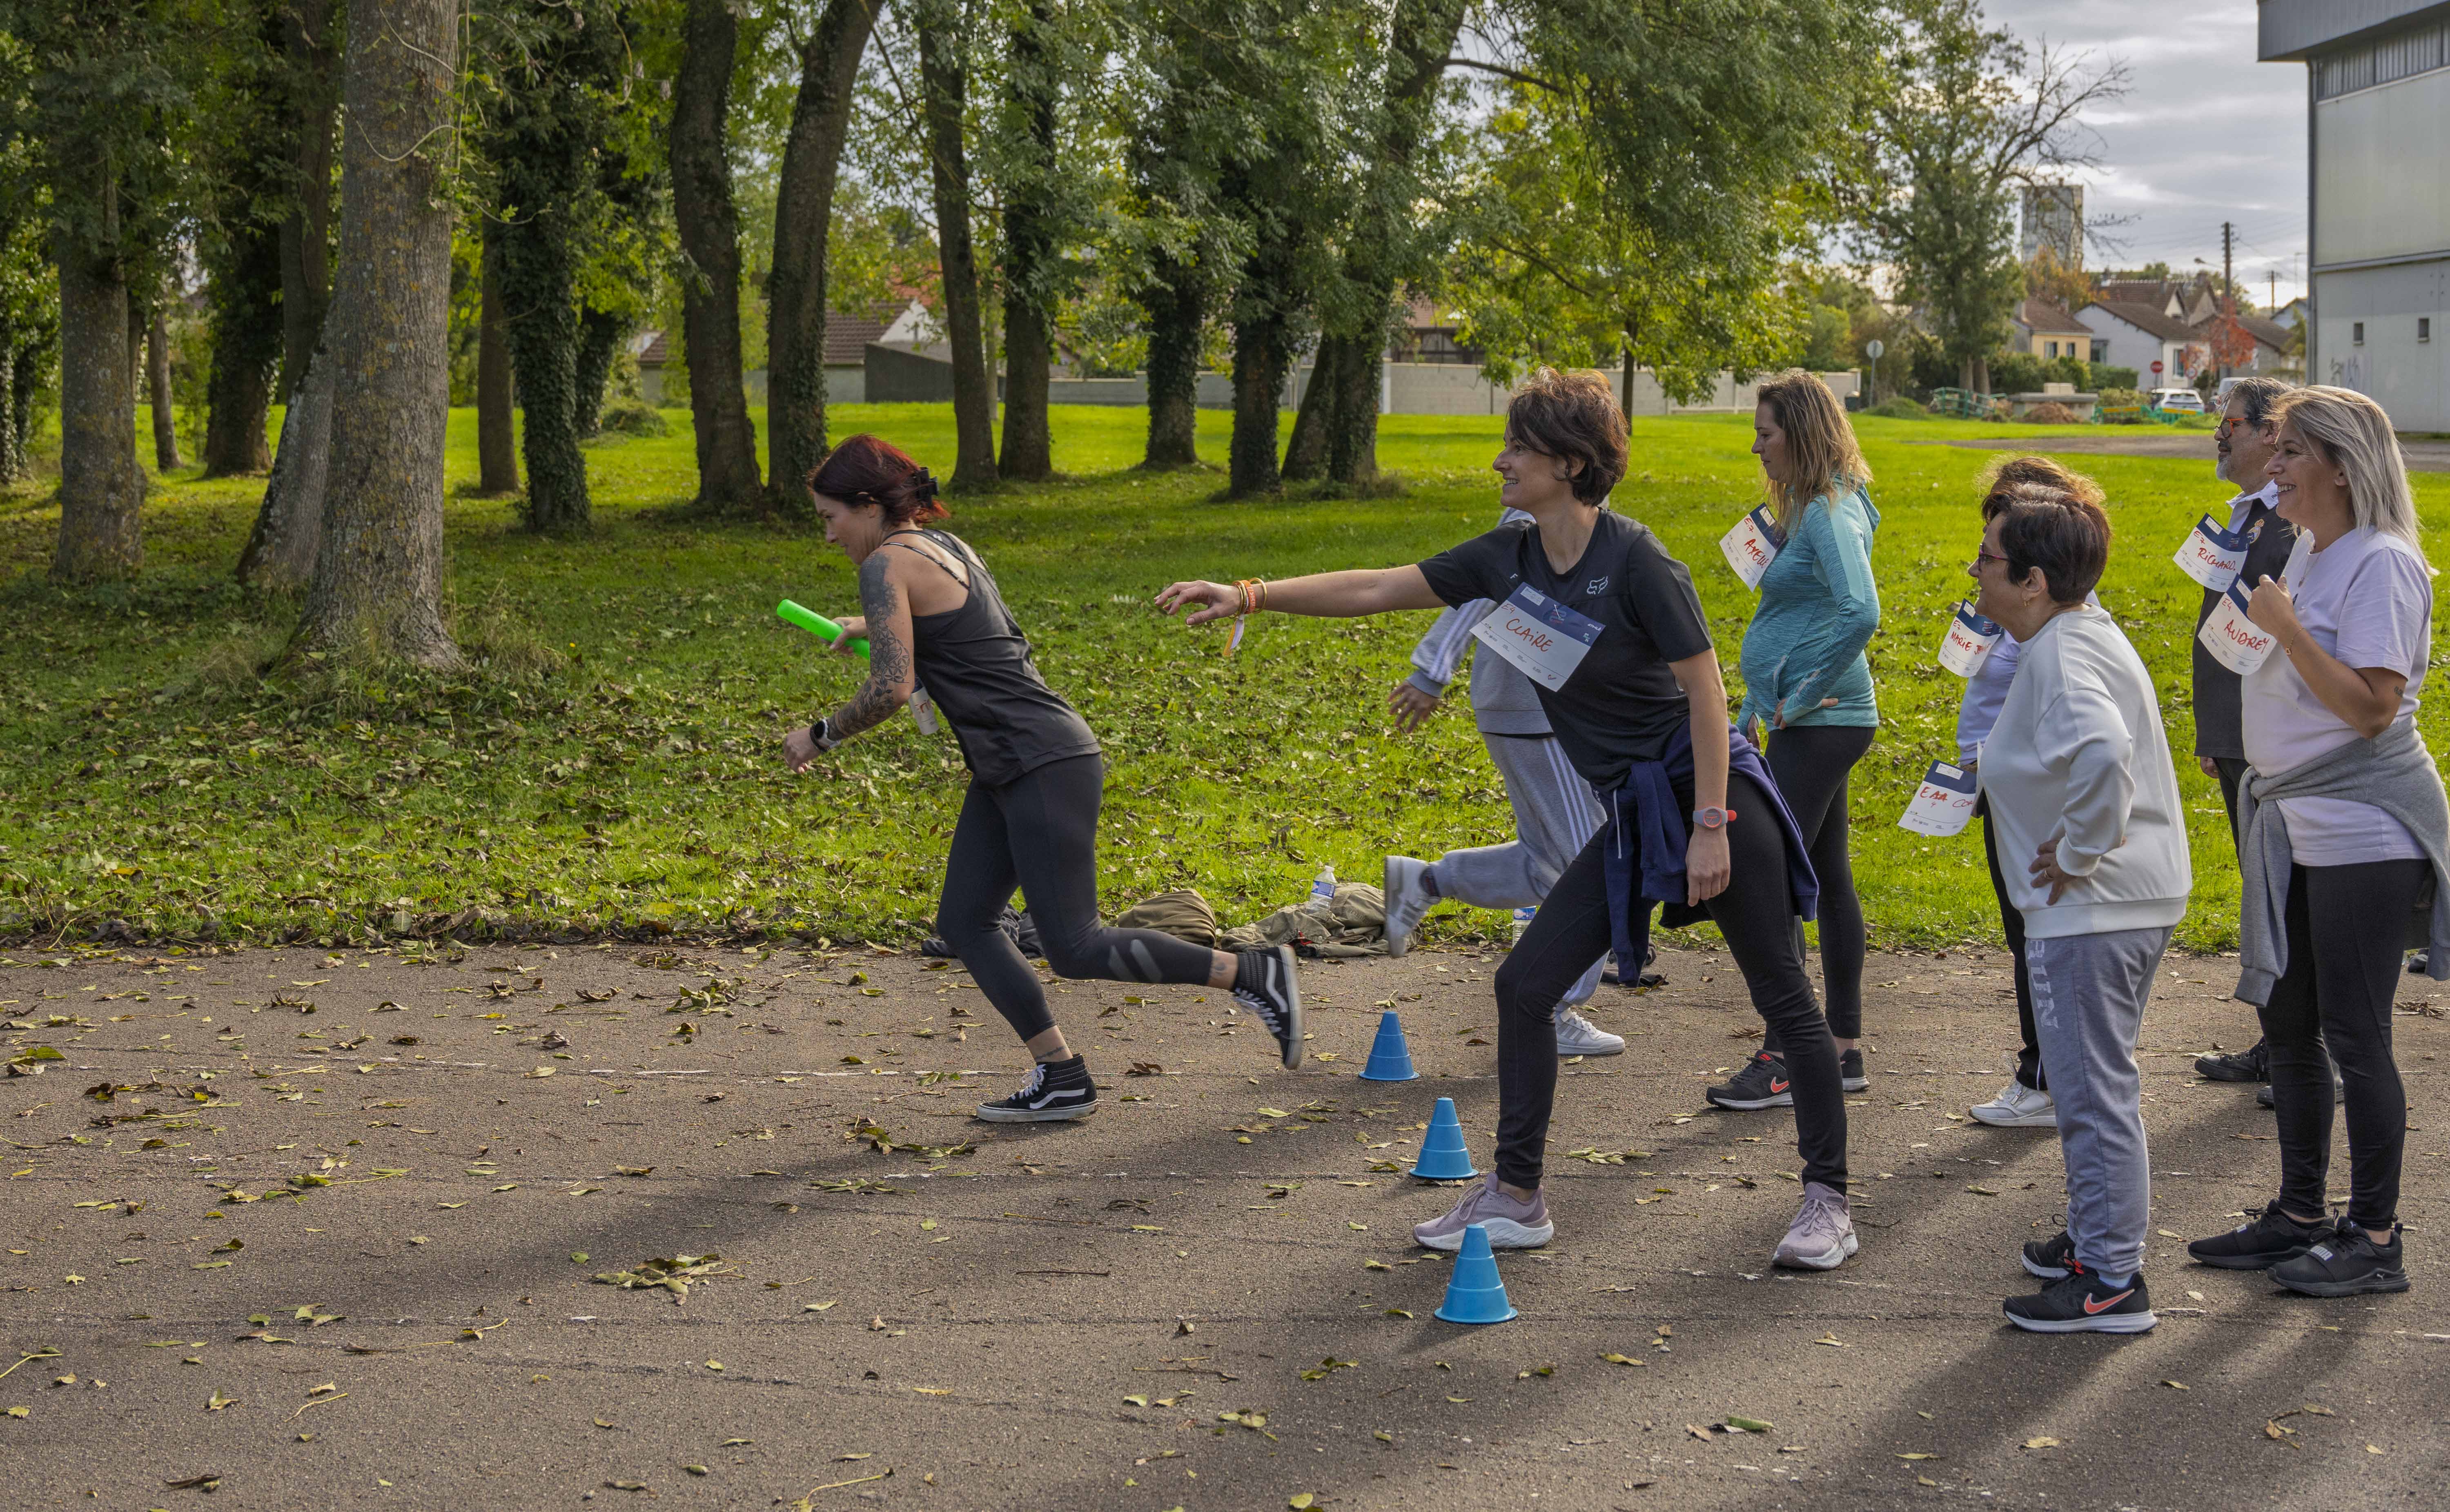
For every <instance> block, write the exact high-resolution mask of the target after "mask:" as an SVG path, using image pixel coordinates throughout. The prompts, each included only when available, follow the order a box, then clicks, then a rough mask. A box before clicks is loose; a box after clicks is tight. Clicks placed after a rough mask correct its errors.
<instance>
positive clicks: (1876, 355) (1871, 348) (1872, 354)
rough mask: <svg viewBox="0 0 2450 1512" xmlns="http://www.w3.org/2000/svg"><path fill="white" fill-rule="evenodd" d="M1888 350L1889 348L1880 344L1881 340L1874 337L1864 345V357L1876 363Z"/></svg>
mask: <svg viewBox="0 0 2450 1512" xmlns="http://www.w3.org/2000/svg"><path fill="white" fill-rule="evenodd" d="M1887 350H1888V348H1887V347H1885V346H1882V345H1881V344H1880V340H1879V338H1877V337H1874V338H1873V339H1870V340H1868V341H1866V342H1864V343H1863V355H1864V356H1865V357H1868V358H1870V359H1872V360H1873V361H1875V362H1876V361H1878V360H1879V359H1880V354H1881V353H1883V352H1886V351H1887Z"/></svg>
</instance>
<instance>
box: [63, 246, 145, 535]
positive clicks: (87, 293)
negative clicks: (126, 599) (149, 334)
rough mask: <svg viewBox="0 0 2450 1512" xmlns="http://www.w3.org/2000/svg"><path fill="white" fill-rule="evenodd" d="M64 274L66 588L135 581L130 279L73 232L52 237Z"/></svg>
mask: <svg viewBox="0 0 2450 1512" xmlns="http://www.w3.org/2000/svg"><path fill="white" fill-rule="evenodd" d="M55 242H56V247H57V256H56V261H57V262H58V264H59V270H60V536H59V547H58V550H57V552H55V553H54V554H53V556H52V558H51V575H52V576H53V577H55V578H58V579H59V580H61V581H63V582H69V583H83V582H92V581H96V580H100V579H104V578H116V577H133V576H134V575H135V574H136V571H137V569H138V568H139V567H141V566H143V565H144V561H145V552H144V546H143V543H142V540H141V538H140V536H139V534H138V531H137V506H138V505H139V504H141V503H142V502H143V501H144V498H145V474H144V472H143V471H142V470H141V469H139V468H138V467H137V465H136V397H135V393H134V389H133V386H132V384H131V383H130V381H129V380H130V379H131V378H133V377H134V372H133V369H132V367H131V365H130V363H129V361H128V351H127V347H128V341H127V281H126V275H125V274H124V273H123V272H122V271H121V269H120V267H119V264H118V263H117V262H111V261H107V260H104V259H100V258H96V257H95V256H94V255H93V253H92V252H91V251H90V250H89V249H88V248H87V247H86V246H85V245H83V244H82V243H81V242H79V241H78V240H77V239H76V238H74V237H73V236H72V235H70V234H68V233H66V232H61V233H57V234H56V237H55Z"/></svg>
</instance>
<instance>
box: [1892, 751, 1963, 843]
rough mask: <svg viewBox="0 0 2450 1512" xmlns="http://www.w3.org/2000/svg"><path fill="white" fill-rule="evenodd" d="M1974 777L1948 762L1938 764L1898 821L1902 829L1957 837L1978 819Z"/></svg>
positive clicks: (1924, 775)
mask: <svg viewBox="0 0 2450 1512" xmlns="http://www.w3.org/2000/svg"><path fill="white" fill-rule="evenodd" d="M1974 787H1975V783H1974V774H1973V773H1972V772H1969V771H1966V770H1965V769H1963V768H1962V767H1957V766H1950V765H1948V763H1946V762H1934V763H1932V764H1931V770H1930V771H1928V772H1926V773H1924V774H1923V779H1922V785H1921V786H1919V787H1917V788H1915V795H1914V802H1912V803H1910V804H1906V811H1905V813H1904V814H1903V815H1902V816H1901V817H1900V818H1899V819H1898V820H1897V827H1898V828H1899V829H1911V830H1913V831H1914V832H1915V833H1916V834H1918V835H1954V834H1955V833H1957V832H1958V831H1960V830H1962V829H1963V828H1964V827H1965V826H1966V824H1967V823H1968V822H1970V821H1971V820H1972V819H1973V818H1974V801H1975V798H1976V794H1975V792H1974Z"/></svg>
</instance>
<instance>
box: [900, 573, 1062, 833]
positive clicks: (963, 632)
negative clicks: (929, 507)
mask: <svg viewBox="0 0 2450 1512" xmlns="http://www.w3.org/2000/svg"><path fill="white" fill-rule="evenodd" d="M920 534H922V535H924V536H925V537H927V539H929V540H930V541H933V542H935V543H936V545H937V546H938V547H940V548H942V549H943V550H944V551H946V552H949V553H951V554H953V555H955V556H958V557H959V558H961V560H962V563H963V565H965V566H966V567H967V568H968V569H969V573H970V584H969V593H968V596H967V597H965V598H964V599H962V604H961V607H959V608H958V609H949V610H946V611H943V613H941V614H913V615H911V616H910V631H911V641H912V645H911V648H910V660H911V667H912V669H913V670H914V671H915V672H916V673H917V674H918V678H919V681H920V682H921V683H922V684H924V686H925V687H926V689H927V696H928V697H930V698H932V699H934V700H935V701H936V708H938V710H939V711H941V712H942V713H943V716H944V719H945V720H946V722H948V723H949V724H951V726H952V727H953V738H954V739H955V740H958V741H960V742H961V744H962V760H963V761H965V762H967V763H968V764H969V767H970V774H971V775H972V776H973V777H975V778H976V779H977V780H978V781H980V782H982V783H986V784H988V785H993V786H1001V785H1003V784H1005V783H1009V782H1011V781H1013V780H1014V779H1016V778H1018V777H1020V776H1021V774H1022V773H1024V772H1029V771H1034V770H1036V769H1037V768H1039V767H1040V766H1046V765H1047V764H1048V763H1050V762H1059V761H1063V760H1065V759H1067V758H1069V757H1073V756H1089V755H1095V754H1097V752H1098V750H1099V746H1098V737H1097V736H1096V735H1094V734H1092V733H1090V730H1089V725H1088V722H1087V721H1086V720H1084V719H1082V718H1081V717H1080V715H1079V712H1078V711H1077V710H1075V709H1074V708H1072V706H1071V705H1069V704H1067V703H1065V702H1064V701H1063V699H1062V696H1061V695H1060V694H1059V693H1057V692H1056V691H1055V689H1053V688H1049V687H1047V686H1046V679H1044V678H1043V677H1040V675H1039V674H1038V664H1037V662H1036V661H1035V660H1033V659H1032V658H1031V656H1030V653H1029V640H1028V638H1027V637H1026V636H1024V635H1022V634H1021V626H1020V624H1019V622H1017V621H1015V620H1014V619H1013V617H1012V611H1011V610H1009V609H1007V608H1005V607H1004V602H1003V595H1002V593H1001V592H999V591H997V589H996V583H995V578H994V576H993V575H992V574H990V573H989V572H987V568H986V564H985V563H984V562H982V561H981V560H979V553H978V552H974V551H971V550H970V548H969V545H968V543H967V542H965V541H963V540H962V539H961V538H960V537H959V536H957V535H954V534H952V533H949V532H945V531H932V530H931V531H921V532H920ZM905 550H906V548H905ZM914 554H924V553H914ZM931 565H933V566H935V567H936V569H937V571H939V572H942V571H943V564H942V563H932V564H931ZM947 575H949V574H947Z"/></svg>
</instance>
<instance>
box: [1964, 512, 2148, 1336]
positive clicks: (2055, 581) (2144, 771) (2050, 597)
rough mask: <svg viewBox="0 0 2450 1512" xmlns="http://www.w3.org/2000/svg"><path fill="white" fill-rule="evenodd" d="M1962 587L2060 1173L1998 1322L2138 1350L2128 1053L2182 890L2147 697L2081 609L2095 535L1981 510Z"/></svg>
mask: <svg viewBox="0 0 2450 1512" xmlns="http://www.w3.org/2000/svg"><path fill="white" fill-rule="evenodd" d="M1982 512H1983V514H1984V517H1985V518H1986V519H1987V520H1988V522H1989V523H1988V526H1987V528H1986V529H1985V531H1984V533H1983V538H1982V551H1981V554H1980V555H1979V556H1977V557H1976V558H1975V559H1974V565H1973V567H1972V568H1971V569H1970V571H1971V572H1973V574H1974V579H1975V580H1976V581H1977V582H1979V583H1980V584H1981V585H1982V588H1981V594H1980V596H1979V598H1978V599H1977V600H1976V602H1975V605H1974V607H1975V609H1976V610H1978V611H1980V612H1981V613H1983V614H1985V615H1987V616H1989V617H1990V618H1992V619H1993V620H1996V621H1997V622H1998V623H1999V624H2000V625H2001V626H2003V627H2005V628H2006V630H2007V631H2008V633H2009V634H2010V635H2012V636H2013V637H2014V638H2015V639H2016V641H2017V642H2018V643H2019V645H2020V646H2021V648H2022V651H2021V654H2020V655H2019V657H2018V659H2017V664H2016V678H2015V681H2014V682H2013V684H2012V685H2010V687H2009V689H2008V698H2007V702H2006V703H2005V704H2004V705H2002V706H2001V707H2000V709H1999V719H1998V723H1997V724H1996V725H1994V726H1993V727H1992V730H1991V738H1990V739H1989V741H1987V742H1986V743H1985V744H1984V746H1983V747H1982V765H1981V767H1980V772H1981V785H1982V795H1983V799H1984V801H1985V803H1986V804H1987V805H1988V807H1989V812H1990V823H1991V824H1992V825H1993V831H1994V833H1995V835H1996V837H1997V841H1998V846H1999V855H2000V859H2001V862H2002V863H2003V870H2004V871H2005V872H2006V874H2007V882H2008V890H2009V895H2010V901H2012V902H2013V903H2014V905H2015V907H2016V909H2017V911H2018V912H2019V913H2020V914H2022V915H2023V916H2024V921H2025V961H2026V968H2027V971H2028V973H2029V974H2030V976H2031V977H2032V994H2033V1020H2034V1025H2035V1027H2036V1029H2037V1030H2038V1032H2039V1037H2040V1039H2041V1053H2042V1065H2043V1067H2044V1069H2045V1070H2046V1072H2047V1073H2048V1075H2049V1077H2050V1083H2049V1084H2050V1089H2051V1095H2052V1097H2053V1098H2054V1099H2055V1101H2056V1104H2057V1109H2056V1111H2057V1114H2058V1127H2059V1144H2060V1148H2061V1150H2062V1152H2063V1153H2064V1155H2065V1157H2066V1161H2067V1183H2068V1228H2067V1231H2066V1232H2064V1233H2061V1234H2058V1235H2056V1236H2054V1237H2052V1238H2050V1239H2037V1240H2033V1241H2032V1242H2031V1243H2029V1244H2027V1245H2026V1246H2025V1253H2024V1262H2025V1269H2026V1270H2029V1271H2031V1272H2032V1274H2034V1275H2036V1276H2039V1277H2041V1278H2042V1279H2044V1280H2045V1281H2048V1282H2050V1283H2051V1284H2050V1285H2049V1286H2046V1287H2044V1288H2043V1289H2041V1290H2040V1291H2038V1292H2036V1293H2034V1294H2032V1295H2031V1296H2020V1297H2011V1298H2009V1299H2008V1300H2007V1301H2006V1302H2005V1303H2004V1304H2003V1305H2002V1306H2003V1308H2004V1310H2005V1311H2006V1312H2007V1314H2008V1320H2009V1321H2010V1322H2011V1323H2013V1324H2015V1325H2016V1326H2017V1327H2018V1328H2027V1329H2031V1330H2033V1331H2035V1332H2040V1333H2078V1332H2095V1333H2141V1332H2143V1331H2144V1330H2145V1329H2147V1328H2151V1327H2152V1326H2153V1324H2154V1323H2156V1322H2157V1321H2158V1320H2157V1319H2156V1318H2155V1317H2154V1316H2153V1313H2152V1302H2151V1297H2150V1294H2149V1292H2148V1291H2147V1290H2146V1289H2145V1286H2144V1276H2143V1264H2144V1245H2145V1239H2146V1236H2147V1232H2148V1230H2149V1223H2150V1206H2151V1195H2152V1191H2151V1162H2150V1157H2149V1153H2147V1150H2146V1147H2145V1141H2144V1115H2143V1095H2142V1086H2141V1082H2140V1080H2139V1078H2138V1076H2137V1072H2136V1066H2135V1043H2136V1037H2137V1035H2138V1033H2139V1032H2140V1030H2141V1027H2142V1023H2143V1017H2144V1005H2145V1003H2146V1001H2147V1000H2148V999H2149V998H2150V996H2151V990H2152V977H2153V974H2154V973H2155V972H2156V971H2158V970H2159V968H2160V964H2161V953H2162V952H2163V951H2164V950H2165V949H2167V948H2168V943H2169V932H2170V931H2171V930H2172V929H2173V928H2174V927H2175V926H2176V925H2177V922H2178V921H2179V920H2180V919H2182V918H2184V917H2185V916H2186V912H2187V893H2188V889H2189V887H2190V886H2191V885H2192V881H2193V879H2192V873H2191V871H2190V869H2189V865H2188V855H2187V830H2186V824H2185V818H2184V816H2185V809H2184V807H2183V806H2182V805H2181V804H2180V801H2179V798H2178V774H2177V770H2176V768H2175V767H2173V766H2171V765H2170V761H2169V743H2168V737H2167V735H2166V734H2165V733H2164V731H2163V729H2162V726H2161V708H2160V698H2159V696H2158V694H2157V693H2156V692H2155V691H2154V689H2153V687H2152V678H2151V674H2150V673H2149V672H2147V671H2146V670H2145V669H2144V662H2143V659H2142V658H2140V657H2138V656H2137V655H2136V654H2135V649H2134V648H2133V647H2131V646H2129V644H2128V643H2127V637H2126V636H2125V635H2124V634H2122V633H2120V631H2119V629H2118V626H2117V623H2116V622H2115V621H2113V620H2112V619H2111V618H2110V615H2109V613H2108V612H2107V611H2103V610H2102V609H2101V608H2099V607H2098V606H2096V605H2092V604H2088V603H2087V602H2086V601H2085V600H2086V595H2087V594H2089V593H2090V592H2091V591H2092V589H2093V586H2094V585H2095V584H2097V583H2099V582H2100V581H2101V574H2102V572H2103V571H2104V570H2105V569H2107V568H2108V566H2109V565H2110V518H2109V516H2108V515H2106V514H2103V513H2102V510H2101V506H2100V505H2099V504H2096V503H2094V502H2092V501H2090V500H2089V499H2080V498H2076V497H2074V496H2072V495H2071V494H2066V493H2064V492H2060V491H2058V490H2054V489H2051V488H2048V487H2046V486H2041V485H2026V486H2024V487H2020V488H2016V489H2013V490H2011V491H2009V492H2007V493H2005V494H1998V493H1994V494H1992V495H1991V497H1989V498H1988V499H1986V500H1985V501H1984V502H1983V511H1982Z"/></svg>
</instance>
